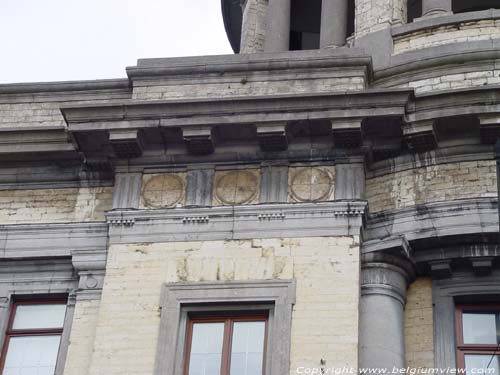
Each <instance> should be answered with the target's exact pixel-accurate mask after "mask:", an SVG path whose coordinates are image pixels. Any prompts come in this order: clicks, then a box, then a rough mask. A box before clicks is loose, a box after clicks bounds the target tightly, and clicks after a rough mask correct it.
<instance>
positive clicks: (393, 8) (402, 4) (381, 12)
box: [355, 0, 407, 38]
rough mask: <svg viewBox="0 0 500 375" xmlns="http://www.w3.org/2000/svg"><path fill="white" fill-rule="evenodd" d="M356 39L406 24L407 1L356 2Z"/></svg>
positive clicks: (378, 0)
mask: <svg viewBox="0 0 500 375" xmlns="http://www.w3.org/2000/svg"><path fill="white" fill-rule="evenodd" d="M355 1H356V22H355V23H356V33H355V35H356V38H358V37H361V36H363V35H366V34H369V33H372V32H375V31H379V30H383V29H386V28H388V27H391V26H392V25H398V24H403V23H406V13H407V7H406V4H407V3H406V0H355Z"/></svg>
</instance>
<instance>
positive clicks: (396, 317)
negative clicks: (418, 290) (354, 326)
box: [359, 255, 411, 370]
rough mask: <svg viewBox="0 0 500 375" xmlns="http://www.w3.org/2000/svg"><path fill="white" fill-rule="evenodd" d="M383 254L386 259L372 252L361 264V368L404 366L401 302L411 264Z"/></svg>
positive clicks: (404, 297) (402, 308) (404, 295)
mask: <svg viewBox="0 0 500 375" xmlns="http://www.w3.org/2000/svg"><path fill="white" fill-rule="evenodd" d="M384 258H389V259H377V258H376V257H374V256H373V255H372V259H369V260H368V261H367V259H366V258H365V260H364V262H363V266H362V283H361V303H360V327H359V332H360V337H359V340H360V343H359V344H360V353H359V354H360V368H377V369H378V368H381V369H389V370H392V369H393V368H394V367H396V368H404V367H405V345H404V305H405V303H406V288H407V286H408V283H409V280H410V277H411V276H410V274H411V267H407V266H406V265H407V263H408V262H407V261H404V260H403V261H400V259H399V258H396V257H394V256H384ZM391 258H394V259H395V260H396V261H393V260H394V259H391ZM388 261H389V262H388ZM398 263H401V264H398Z"/></svg>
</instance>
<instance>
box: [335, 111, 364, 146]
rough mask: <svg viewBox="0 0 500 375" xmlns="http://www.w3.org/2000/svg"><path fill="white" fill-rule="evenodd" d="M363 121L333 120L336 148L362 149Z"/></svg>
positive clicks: (355, 119)
mask: <svg viewBox="0 0 500 375" xmlns="http://www.w3.org/2000/svg"><path fill="white" fill-rule="evenodd" d="M361 122H362V119H360V118H359V119H358V118H354V119H345V120H331V124H332V135H333V144H334V145H335V147H336V148H357V147H361V145H362V143H363V140H362V136H361Z"/></svg>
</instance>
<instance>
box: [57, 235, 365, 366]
mask: <svg viewBox="0 0 500 375" xmlns="http://www.w3.org/2000/svg"><path fill="white" fill-rule="evenodd" d="M359 272H360V263H359V238H357V237H354V238H352V237H337V238H327V237H325V238H303V239H300V238H296V239H269V240H245V241H207V242H179V243H156V244H130V245H114V246H111V247H110V249H109V255H108V264H107V271H106V280H105V284H104V290H103V295H102V300H101V307H100V311H99V318H98V323H97V331H96V338H95V347H94V351H93V355H92V361H91V365H90V370H89V371H88V372H87V374H91V375H98V374H107V375H121V374H123V369H124V368H126V369H127V374H129V375H134V374H141V375H143V374H152V373H153V368H154V362H155V353H156V347H157V339H158V326H159V323H160V312H159V301H160V292H161V287H162V284H163V283H165V282H180V281H193V282H196V281H223V280H240V281H243V280H265V279H293V278H295V279H296V281H297V295H296V305H295V306H294V310H293V316H292V336H291V345H292V347H291V371H290V374H295V373H296V372H295V369H296V368H297V366H311V367H318V366H320V360H321V359H322V358H323V359H325V360H326V361H327V363H328V365H329V366H334V367H343V366H347V367H353V368H356V367H357V363H358V354H357V353H358V313H359V312H358V305H359ZM91 313H92V314H93V312H91ZM73 368H74V369H75V370H72V369H73ZM66 369H67V371H66V372H65V374H68V375H80V374H82V375H83V374H84V373H85V372H83V371H80V370H77V369H76V367H73V365H72V363H71V360H68V364H67V366H66ZM68 369H69V370H71V371H68Z"/></svg>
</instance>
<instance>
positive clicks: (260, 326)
mask: <svg viewBox="0 0 500 375" xmlns="http://www.w3.org/2000/svg"><path fill="white" fill-rule="evenodd" d="M265 332H266V323H265V322H234V326H233V341H232V348H231V375H262V362H263V360H264V336H265Z"/></svg>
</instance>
